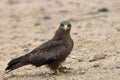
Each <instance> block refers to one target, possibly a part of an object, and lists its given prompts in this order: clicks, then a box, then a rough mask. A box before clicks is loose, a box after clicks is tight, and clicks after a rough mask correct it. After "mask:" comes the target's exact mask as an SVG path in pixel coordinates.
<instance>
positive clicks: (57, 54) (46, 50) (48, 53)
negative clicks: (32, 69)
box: [29, 41, 67, 66]
mask: <svg viewBox="0 0 120 80" xmlns="http://www.w3.org/2000/svg"><path fill="white" fill-rule="evenodd" d="M66 50H67V48H66V47H65V45H64V44H63V42H62V41H52V42H51V41H50V42H48V43H45V44H43V45H41V46H39V47H38V48H36V49H34V50H33V51H32V52H31V54H30V56H29V61H30V62H31V63H32V64H33V65H36V66H41V65H44V64H48V63H52V62H54V61H56V60H59V59H60V58H61V57H62V56H64V53H65V52H66Z"/></svg>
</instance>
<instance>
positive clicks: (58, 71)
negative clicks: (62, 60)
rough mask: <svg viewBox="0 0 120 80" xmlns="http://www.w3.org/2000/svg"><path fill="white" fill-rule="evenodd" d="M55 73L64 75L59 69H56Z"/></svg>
mask: <svg viewBox="0 0 120 80" xmlns="http://www.w3.org/2000/svg"><path fill="white" fill-rule="evenodd" d="M55 74H56V75H62V74H64V73H63V72H61V71H60V70H59V69H57V70H56V71H55Z"/></svg>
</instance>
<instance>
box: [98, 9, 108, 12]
mask: <svg viewBox="0 0 120 80" xmlns="http://www.w3.org/2000/svg"><path fill="white" fill-rule="evenodd" d="M108 11H109V10H108V9H107V8H101V9H98V12H108Z"/></svg>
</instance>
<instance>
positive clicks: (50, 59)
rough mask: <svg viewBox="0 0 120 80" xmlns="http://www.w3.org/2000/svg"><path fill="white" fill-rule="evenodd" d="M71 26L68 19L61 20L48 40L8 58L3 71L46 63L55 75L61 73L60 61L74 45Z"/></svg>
mask: <svg viewBox="0 0 120 80" xmlns="http://www.w3.org/2000/svg"><path fill="white" fill-rule="evenodd" d="M71 28H72V25H71V23H70V22H69V21H62V22H61V23H60V25H59V27H58V29H57V31H56V32H55V34H54V36H53V37H52V38H51V39H50V40H48V41H46V42H44V43H42V44H41V45H40V46H38V47H37V48H35V49H33V50H32V51H31V52H29V53H27V54H25V55H23V56H20V57H18V58H15V59H12V60H10V61H9V62H8V64H7V67H6V69H5V71H6V72H11V71H13V70H15V69H18V68H20V67H22V66H25V65H33V66H36V67H40V66H43V65H46V66H47V67H48V68H50V69H51V70H52V71H54V72H55V74H56V75H59V74H61V73H63V72H62V71H60V70H59V69H60V68H62V67H63V66H62V65H61V63H63V62H64V61H65V60H66V58H67V57H68V55H69V54H70V53H71V51H72V49H73V46H74V42H73V39H72V38H71V35H70V32H71Z"/></svg>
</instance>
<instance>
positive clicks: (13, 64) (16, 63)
mask: <svg viewBox="0 0 120 80" xmlns="http://www.w3.org/2000/svg"><path fill="white" fill-rule="evenodd" d="M25 57H26V56H21V57H19V58H16V59H13V60H11V61H10V62H9V63H8V66H7V67H6V69H5V71H6V73H8V72H10V71H12V70H14V69H17V68H19V67H22V66H24V65H27V63H26V61H24V59H25V60H26V58H25Z"/></svg>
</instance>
